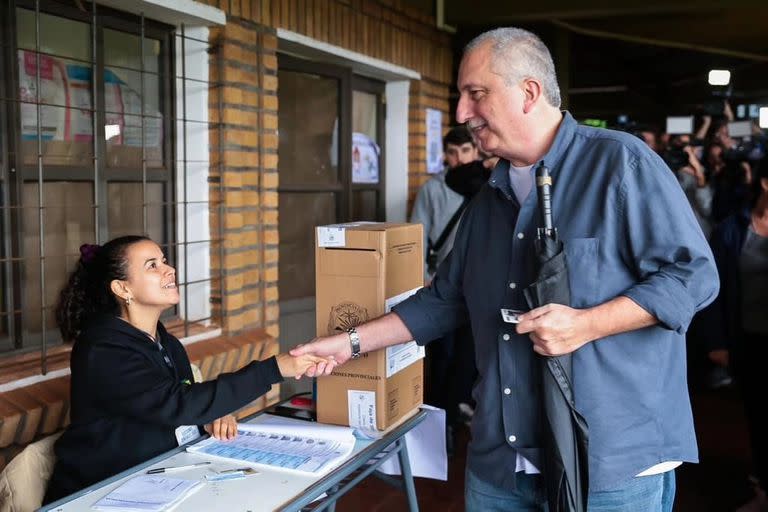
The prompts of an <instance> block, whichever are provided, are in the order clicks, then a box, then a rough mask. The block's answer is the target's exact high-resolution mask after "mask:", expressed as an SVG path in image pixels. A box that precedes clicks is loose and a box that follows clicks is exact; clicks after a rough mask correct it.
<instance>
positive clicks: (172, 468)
mask: <svg viewBox="0 0 768 512" xmlns="http://www.w3.org/2000/svg"><path fill="white" fill-rule="evenodd" d="M208 464H210V461H206V462H196V463H194V464H184V465H183V466H169V467H167V468H155V469H150V470H149V471H147V474H148V475H156V474H158V473H170V472H171V471H179V470H182V469H191V468H199V467H200V466H207V465H208Z"/></svg>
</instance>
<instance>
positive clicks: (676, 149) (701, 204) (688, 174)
mask: <svg viewBox="0 0 768 512" xmlns="http://www.w3.org/2000/svg"><path fill="white" fill-rule="evenodd" d="M663 158H664V161H665V162H666V163H667V165H668V166H669V168H670V169H671V170H672V172H674V173H675V176H676V177H677V181H678V182H679V183H680V186H681V187H682V189H683V192H685V197H686V198H687V199H688V202H689V203H690V205H691V209H692V210H693V213H694V215H695V216H696V220H697V221H698V222H699V226H701V230H702V231H703V232H704V236H706V237H707V238H709V234H710V233H711V232H712V223H711V216H712V197H713V194H712V188H711V187H710V186H709V184H708V181H707V175H706V173H705V169H704V166H703V165H702V163H701V161H700V160H699V158H698V156H697V155H696V148H695V147H694V146H693V145H691V137H690V135H675V136H673V137H672V138H671V140H670V145H669V148H668V149H667V150H666V151H665V152H664V154H663Z"/></svg>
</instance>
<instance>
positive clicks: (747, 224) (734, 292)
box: [702, 165, 768, 512]
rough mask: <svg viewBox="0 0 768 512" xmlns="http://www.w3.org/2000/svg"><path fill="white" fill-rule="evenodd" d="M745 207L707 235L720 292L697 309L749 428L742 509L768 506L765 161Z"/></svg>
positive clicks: (767, 196)
mask: <svg viewBox="0 0 768 512" xmlns="http://www.w3.org/2000/svg"><path fill="white" fill-rule="evenodd" d="M750 191H751V193H750V195H749V197H750V200H749V206H748V207H746V208H744V209H743V210H741V211H739V212H737V213H734V214H731V215H730V216H728V217H727V218H726V219H725V220H723V222H722V223H721V224H720V225H719V226H718V227H717V228H716V229H715V231H714V232H713V234H712V241H711V243H712V250H713V253H714V255H715V261H716V262H717V268H718V272H719V274H720V294H719V295H718V297H717V299H716V300H715V302H714V303H713V304H712V305H711V306H710V307H708V308H707V309H705V310H704V311H703V312H702V320H703V321H704V322H706V329H705V330H704V332H706V333H707V335H708V336H707V341H708V343H709V347H710V348H711V351H710V358H711V359H712V361H713V362H715V363H716V364H719V365H723V366H728V365H730V366H731V368H732V369H733V373H734V376H735V378H736V383H737V385H738V387H739V389H740V390H741V394H742V397H743V401H744V409H745V412H746V417H747V425H748V428H749V437H750V444H751V447H752V452H751V454H752V465H753V468H754V473H755V474H754V478H753V481H754V483H755V498H754V499H753V500H752V502H750V503H749V504H747V505H745V506H744V507H743V508H741V509H739V510H740V511H741V512H748V511H749V512H758V511H760V512H765V511H768V499H767V498H766V490H768V440H766V434H768V421H766V418H767V417H768V416H766V412H767V411H766V396H768V381H766V379H765V362H766V361H768V315H766V311H768V293H766V290H768V166H766V165H762V166H761V167H760V168H759V169H758V171H757V172H756V175H755V179H754V180H753V183H752V185H751V188H750Z"/></svg>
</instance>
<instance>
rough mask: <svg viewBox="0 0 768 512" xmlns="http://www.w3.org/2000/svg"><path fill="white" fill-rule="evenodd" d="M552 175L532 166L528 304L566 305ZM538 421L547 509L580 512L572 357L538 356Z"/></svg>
mask: <svg viewBox="0 0 768 512" xmlns="http://www.w3.org/2000/svg"><path fill="white" fill-rule="evenodd" d="M551 186H552V178H551V177H550V175H549V169H547V168H546V167H545V166H544V162H543V161H542V162H541V163H539V165H538V167H537V168H536V187H537V188H538V199H539V214H540V219H541V226H540V227H539V228H538V236H537V239H536V242H535V247H536V260H537V263H538V273H537V277H536V280H535V282H534V283H533V284H531V285H530V286H529V287H528V288H526V290H525V298H526V300H527V301H528V305H529V306H530V307H531V308H535V307H539V306H543V305H545V304H564V305H566V306H568V305H570V302H571V290H570V286H569V285H568V266H567V264H566V259H565V251H564V250H563V242H562V241H560V240H558V238H557V229H555V228H554V227H553V226H552V204H551V200H550V187H551ZM538 359H539V366H540V369H541V372H540V373H541V382H540V385H541V386H540V389H541V402H542V418H543V420H544V421H543V424H544V440H543V451H542V454H543V457H542V461H543V468H542V476H543V477H544V482H545V485H546V490H547V501H548V503H549V512H565V511H568V512H585V511H586V510H587V495H588V491H589V473H588V469H587V447H588V444H589V433H588V428H587V422H586V421H585V420H584V418H583V417H582V416H581V415H580V414H579V413H578V411H576V407H575V406H574V399H573V388H572V386H571V382H572V358H571V354H567V355H563V356H554V357H546V356H539V358H538Z"/></svg>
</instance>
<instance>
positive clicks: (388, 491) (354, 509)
mask: <svg viewBox="0 0 768 512" xmlns="http://www.w3.org/2000/svg"><path fill="white" fill-rule="evenodd" d="M693 404H694V415H695V419H696V425H697V431H698V437H699V449H700V456H701V463H700V464H686V465H684V466H683V467H682V468H680V469H678V471H677V483H678V488H677V499H676V502H675V510H676V511H678V512H732V511H734V510H735V509H736V508H737V507H738V506H739V505H740V504H742V503H744V502H745V501H747V499H748V498H750V497H751V495H750V491H749V488H748V486H747V480H746V475H747V471H748V468H749V459H748V442H747V439H746V433H745V432H746V431H745V426H744V416H743V413H742V409H741V403H740V402H739V400H738V396H737V394H736V392H735V391H734V390H733V389H725V390H719V391H701V392H697V393H695V394H694V395H693ZM767 434H768V433H767ZM467 440H468V431H467V430H466V429H462V430H461V431H460V432H459V433H458V439H457V450H456V452H457V453H456V455H455V456H454V457H453V458H452V459H451V461H450V466H449V470H448V481H447V482H439V481H435V480H425V479H417V483H416V487H417V493H418V498H419V507H420V510H421V511H422V512H460V511H462V510H463V509H464V506H463V495H464V474H463V471H464V462H465V455H466V443H467ZM337 510H338V511H339V512H358V511H361V512H362V511H364V512H390V511H401V510H403V511H405V510H407V504H406V501H405V498H404V495H403V493H402V492H401V491H399V490H397V489H394V488H393V487H390V486H389V485H387V484H385V483H384V482H382V481H380V480H378V479H376V478H368V479H367V480H366V481H364V482H362V483H361V484H360V485H359V486H358V487H357V488H356V489H355V490H353V491H352V492H351V493H350V494H349V495H348V496H346V497H344V498H343V499H342V500H341V501H340V502H339V505H338V506H337Z"/></svg>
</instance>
